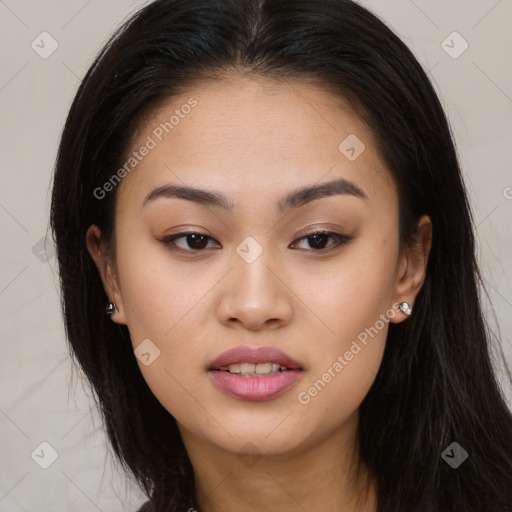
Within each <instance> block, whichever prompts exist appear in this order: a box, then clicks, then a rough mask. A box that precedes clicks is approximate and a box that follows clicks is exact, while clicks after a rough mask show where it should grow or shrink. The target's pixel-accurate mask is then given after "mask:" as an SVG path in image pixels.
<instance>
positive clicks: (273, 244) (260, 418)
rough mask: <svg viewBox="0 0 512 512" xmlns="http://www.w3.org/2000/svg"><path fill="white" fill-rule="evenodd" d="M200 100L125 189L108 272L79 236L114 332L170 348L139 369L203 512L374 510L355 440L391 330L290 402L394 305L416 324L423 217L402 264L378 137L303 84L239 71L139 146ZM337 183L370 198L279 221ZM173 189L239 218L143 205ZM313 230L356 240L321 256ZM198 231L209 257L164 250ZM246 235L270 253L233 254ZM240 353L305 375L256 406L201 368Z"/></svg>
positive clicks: (185, 206) (95, 242) (348, 199)
mask: <svg viewBox="0 0 512 512" xmlns="http://www.w3.org/2000/svg"><path fill="white" fill-rule="evenodd" d="M190 97H194V98H195V99H196V100H197V101H198V104H197V106H196V107H195V108H194V109H192V110H191V112H190V113H189V114H188V115H186V116H185V117H184V118H183V119H180V122H179V124H178V125H177V126H175V128H174V129H173V131H172V133H170V134H168V135H166V136H165V137H164V138H163V140H162V141H160V142H158V144H157V146H156V147H155V148H154V149H152V150H151V151H150V152H149V154H148V155H147V156H145V157H144V159H143V160H142V161H141V162H140V163H139V164H138V165H137V167H136V170H134V171H132V172H131V173H130V174H128V175H127V176H126V177H125V178H124V179H123V180H122V182H121V183H120V185H119V186H118V187H119V188H118V190H117V201H116V226H115V247H116V257H115V260H113V259H112V258H109V257H108V255H107V252H106V251H105V249H104V246H103V245H102V243H101V232H100V230H99V229H98V228H97V227H96V226H91V227H90V229H89V231H88V233H87V246H88V250H89V252H90V254H91V256H92V257H93V259H94V261H95V262H96V264H97V266H98V269H99V271H100V274H101V276H102V280H103V284H104V286H105V290H106V292H107V295H108V296H109V298H110V300H112V301H114V302H115V303H116V305H117V308H118V313H116V314H115V315H114V316H113V317H112V318H113V321H114V322H117V323H119V324H126V325H127V326H128V329H129V332H130V336H131V340H132V344H133V347H134V348H136V347H137V346H138V345H139V344H140V343H141V342H142V341H143V340H145V339H148V338H149V339H150V340H151V341H152V343H154V345H156V346H157V347H158V348H159V350H160V356H159V357H157V358H156V359H155V360H154V361H153V362H152V363H151V364H150V365H148V366H145V365H143V364H142V363H141V362H140V361H138V362H139V367H140V371H141V372H142V374H143V376H144V378H145V380H146V381H147V383H148V385H149V386H150V388H151V390H152V391H153V393H154V394H155V396H156V397H157V398H158V399H159V401H160V402H161V403H162V404H163V406H164V407H165V408H166V409H167V410H168V411H169V413H171V414H172V415H173V416H174V417H175V418H176V421H177V422H178V426H179V429H180V432H181V434H182V437H183V441H184V443H185V446H186V449H187V452H188V454H189V457H190V460H191V462H192V465H193V467H194V472H195V477H196V482H197V485H196V487H197V493H198V500H199V504H200V506H201V510H204V511H207V512H210V511H225V512H226V511H227V512H230V511H235V510H240V507H242V506H243V508H244V510H250V511H258V512H259V511H266V512H271V511H283V510H286V511H299V510H301V511H302V510H309V511H311V510H325V511H335V510H336V511H338V512H339V511H347V512H348V511H365V512H370V511H373V512H374V511H376V510H377V509H376V506H377V505H376V486H375V482H374V479H373V477H372V474H371V472H370V471H369V470H368V468H366V467H365V466H364V464H362V463H361V466H360V472H359V476H358V477H357V475H356V468H357V463H358V461H359V459H358V447H357V443H356V440H355V435H356V432H357V427H358V421H359V415H358V411H359V406H360V404H361V402H362V400H363V399H364V397H365V396H366V394H367V393H368V391H369V389H370V387H371V385H372V383H373V381H374V379H375V376H376V374H377V371H378V369H379V366H380V364H381V361H382V356H383V351H384V347H385V343H386V336H387V331H388V325H389V324H388V323H385V325H384V327H383V328H381V329H380V330H379V332H378V334H377V335H375V336H374V337H373V338H369V341H368V343H367V345H366V346H364V347H363V348H362V350H361V351H360V352H358V353H357V355H355V356H354V357H353V359H352V360H350V361H349V362H348V364H347V365H346V366H345V367H344V368H343V370H342V371H341V372H339V373H336V376H335V377H334V378H332V379H331V381H330V382H329V383H328V384H327V385H326V386H325V387H324V388H323V389H322V390H321V391H320V392H318V393H317V394H316V396H313V397H311V399H310V401H309V402H308V403H307V404H304V403H301V402H300V401H299V400H298V395H299V393H300V392H303V391H307V390H308V388H310V386H312V384H313V383H314V382H315V381H317V380H318V379H319V378H321V377H322V375H323V374H324V373H325V372H326V371H327V369H328V368H330V367H332V365H333V363H334V362H335V361H337V358H338V356H340V355H341V356H343V354H345V353H346V352H347V351H348V350H349V349H350V347H351V344H352V342H353V341H354V340H356V337H357V335H358V334H359V333H361V332H363V331H364V330H365V329H366V328H369V327H370V326H374V325H375V323H376V321H377V320H379V318H382V317H380V315H383V314H385V313H386V311H389V310H390V309H392V308H393V305H394V304H395V309H394V310H393V312H394V316H393V317H392V318H390V319H389V321H390V322H402V321H404V320H406V318H407V317H406V315H405V314H403V313H402V312H400V311H397V309H396V303H398V302H401V301H407V302H408V303H409V304H410V305H411V306H412V307H413V314H414V300H415V298H416V295H417V293H418V292H419V290H420V288H421V286H422V285H423V282H424V278H425V268H426V264H427V259H428V253H429V250H430V244H431V222H430V219H429V218H428V217H422V218H421V219H420V221H419V223H418V236H417V239H416V243H415V244H414V245H412V246H410V247H408V248H406V249H404V250H403V251H402V253H400V252H399V239H398V197H397V191H396V187H395V184H394V182H393V180H392V177H391V175H390V173H389V171H388V170H387V169H386V167H385V164H384V162H383V159H382V157H381V155H380V154H379V152H378V151H377V147H376V144H375V141H374V138H373V136H372V133H371V131H370V130H369V128H368V127H367V126H366V125H365V124H364V123H363V122H362V121H361V120H360V119H359V118H358V117H357V116H356V115H355V114H354V113H353V112H352V111H351V108H350V105H349V104H348V103H347V102H345V101H344V100H343V99H340V98H338V97H335V96H333V95H332V94H331V93H328V92H326V91H324V90H322V89H320V88H318V87H315V86H313V85H311V84H305V83H299V82H293V83H289V82H274V81H270V80H269V79H255V78H247V77H245V78H243V77H241V76H236V75H235V76H229V77H227V78H225V79H223V80H219V81H215V82H208V83H206V84H202V85H197V86H196V87H193V88H190V89H189V90H188V91H187V94H184V95H183V96H180V97H173V98H171V99H170V100H168V101H167V102H166V103H165V104H163V105H161V106H160V107H159V108H158V110H157V111H155V112H154V113H153V115H151V116H149V117H147V118H146V119H145V121H144V122H143V123H142V124H141V126H140V127H139V129H138V131H137V133H136V134H135V136H134V138H133V141H132V142H133V143H132V148H131V150H135V149H137V148H140V146H141V145H142V144H144V142H145V141H146V139H147V136H148V135H150V134H151V133H152V131H153V130H154V129H155V127H157V126H158V125H159V124H160V122H163V121H164V120H168V119H169V117H170V116H171V115H172V114H173V113H174V111H175V110H176V109H177V108H178V109H179V108H180V106H181V105H183V104H185V103H186V102H187V100H188V99H189V98H190ZM349 134H356V135H357V137H358V138H359V139H360V140H361V141H363V143H364V144H365V146H366V149H365V150H364V152H363V153H362V154H361V155H360V156H359V157H358V158H357V159H356V160H354V161H350V160H349V159H347V158H346V157H345V156H344V155H343V154H342V153H341V152H340V150H339V149H338V146H339V145H340V143H341V142H342V141H343V140H344V139H345V138H346V137H347V136H348V135H349ZM340 177H342V178H345V179H346V180H350V181H351V182H353V183H354V184H356V185H357V186H358V187H359V188H360V189H362V190H363V191H364V193H365V195H366V198H365V199H362V198H360V197H356V196H353V195H348V194H343V195H332V196H329V197H323V198H320V199H317V200H315V201H312V202H310V203H307V204H305V205H303V206H300V207H298V208H294V209H292V210H290V211H288V212H286V213H284V214H283V213H279V212H278V210H277V208H276V205H277V202H278V201H279V200H280V199H281V198H282V197H283V196H285V195H286V194H287V193H289V192H290V191H292V190H294V189H297V188H299V187H302V186H308V185H313V184H317V183H327V182H329V181H331V180H333V179H336V178H340ZM166 184H177V185H190V186H195V187H200V188H205V189H209V190H215V191H217V192H219V193H222V194H223V195H225V196H226V197H227V198H228V200H230V201H232V202H233V204H234V207H233V211H232V212H229V211H224V210H221V209H219V208H216V207H208V206H205V205H200V204H197V203H194V202H192V201H188V200H185V199H181V198H159V199H156V200H154V201H151V202H149V203H147V204H146V205H145V206H143V202H144V199H145V197H146V196H147V194H148V193H149V192H151V191H152V190H153V189H155V188H156V187H159V186H162V185H166ZM315 227H317V228H319V229H321V230H328V231H334V232H337V233H340V234H343V235H349V236H353V237H354V238H353V240H352V241H350V242H349V243H347V244H342V245H339V244H338V242H337V240H336V239H329V238H324V239H322V240H320V245H318V243H317V245H315V244H314V240H311V239H307V238H306V239H303V238H302V237H303V236H305V234H307V233H308V231H310V230H311V229H312V228H315ZM188 230H192V231H195V232H199V233H204V234H206V235H208V236H210V237H212V238H211V239H207V240H209V241H208V244H207V246H206V248H203V249H202V251H203V252H199V251H198V250H197V249H196V250H194V247H197V246H194V245H192V246H190V245H189V244H187V238H186V237H183V238H181V239H178V240H175V242H174V243H175V244H177V245H178V246H179V247H181V251H180V250H179V248H178V249H177V250H176V251H172V250H170V249H169V247H168V246H167V247H166V246H165V245H164V244H163V243H162V242H161V241H160V240H161V239H162V238H163V237H164V236H165V235H170V234H176V233H180V232H183V231H188ZM248 236H251V237H253V238H254V239H255V240H256V241H257V242H258V244H259V245H260V246H261V248H262V250H263V252H262V254H261V255H260V256H259V257H258V258H257V259H256V260H255V261H253V262H251V263H247V262H246V261H245V260H244V259H242V258H241V257H240V256H239V255H238V254H237V252H236V248H237V247H238V246H239V245H240V243H241V242H242V241H243V240H244V239H245V238H246V237H248ZM189 240H190V239H189ZM322 243H323V244H324V245H321V244H322ZM205 245H206V242H204V245H203V246H202V247H204V246H205ZM317 247H319V248H322V247H326V248H328V249H329V250H326V251H324V254H322V252H321V251H320V250H319V248H317ZM186 251H189V252H186ZM242 344H246V345H252V346H258V345H270V346H276V347H278V348H280V349H281V350H282V351H284V352H285V353H286V354H288V355H289V356H290V357H292V358H293V359H295V360H297V361H299V362H300V363H301V364H302V367H303V368H304V371H303V374H302V376H301V379H300V380H299V382H298V383H296V385H294V386H293V387H292V388H290V389H288V390H287V391H286V392H284V393H283V394H281V395H280V396H278V397H275V398H273V399H270V400H266V401H261V402H254V401H247V400H242V399H239V398H235V397H232V396H230V395H228V394H226V393H224V392H223V391H222V390H220V389H219V388H218V387H216V386H215V385H214V384H213V383H212V381H211V379H210V378H209V377H208V375H207V373H206V370H207V368H208V365H209V363H210V362H211V361H212V360H213V359H214V358H215V357H217V356H218V355H219V354H220V353H221V352H223V351H225V350H226V349H229V348H232V347H235V346H238V345H242ZM360 345H361V344H360ZM148 421H150V420H149V419H148ZM242 455H244V456H245V457H244V456H242ZM250 455H253V456H256V458H255V459H252V462H254V461H256V462H255V463H252V462H251V459H249V458H248V456H250ZM365 483H368V486H367V487H365V485H364V484H365ZM363 489H367V491H368V492H367V493H366V494H365V493H362V491H363ZM358 497H359V498H360V499H359V500H358Z"/></svg>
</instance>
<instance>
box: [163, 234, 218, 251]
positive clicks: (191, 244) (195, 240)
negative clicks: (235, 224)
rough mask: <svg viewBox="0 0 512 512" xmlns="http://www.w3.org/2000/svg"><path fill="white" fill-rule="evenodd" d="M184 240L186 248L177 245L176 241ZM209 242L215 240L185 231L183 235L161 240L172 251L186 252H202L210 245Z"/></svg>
mask: <svg viewBox="0 0 512 512" xmlns="http://www.w3.org/2000/svg"><path fill="white" fill-rule="evenodd" d="M182 238H183V239H184V243H183V245H185V247H183V246H179V245H178V244H176V243H175V241H176V240H180V239H182ZM208 240H214V238H212V237H211V236H208V235H206V234H205V233H198V232H197V231H185V232H183V233H176V234H174V235H170V236H166V237H165V238H163V239H162V240H161V242H162V243H163V244H164V245H165V246H166V247H168V248H169V249H170V250H171V251H175V250H181V251H185V252H201V251H202V250H203V249H205V248H206V246H207V245H208ZM215 242H217V240H215ZM217 243H219V242H217ZM219 245H220V244H219ZM187 246H188V248H187Z"/></svg>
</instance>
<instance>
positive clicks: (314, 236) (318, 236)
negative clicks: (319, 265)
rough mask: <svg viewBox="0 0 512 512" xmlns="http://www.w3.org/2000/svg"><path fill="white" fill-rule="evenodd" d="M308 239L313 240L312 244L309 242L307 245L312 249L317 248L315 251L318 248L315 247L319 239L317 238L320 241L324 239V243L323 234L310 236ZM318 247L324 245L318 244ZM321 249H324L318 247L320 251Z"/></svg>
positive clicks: (324, 236)
mask: <svg viewBox="0 0 512 512" xmlns="http://www.w3.org/2000/svg"><path fill="white" fill-rule="evenodd" d="M309 238H310V239H311V238H312V239H313V240H314V242H313V244H311V241H310V243H309V245H310V246H311V247H314V248H317V249H318V247H317V243H318V239H319V238H320V239H322V238H324V242H325V238H326V235H324V234H319V235H312V236H310V237H309ZM319 245H320V246H323V245H325V243H324V244H322V242H320V244H319ZM323 248H324V247H320V249H323Z"/></svg>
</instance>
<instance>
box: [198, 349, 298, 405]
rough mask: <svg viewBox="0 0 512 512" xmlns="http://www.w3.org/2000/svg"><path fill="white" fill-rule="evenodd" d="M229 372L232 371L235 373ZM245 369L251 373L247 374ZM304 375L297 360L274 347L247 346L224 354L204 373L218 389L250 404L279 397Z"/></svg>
mask: <svg viewBox="0 0 512 512" xmlns="http://www.w3.org/2000/svg"><path fill="white" fill-rule="evenodd" d="M268 363H272V365H271V366H272V371H269V369H270V368H269V366H270V365H269V364H268ZM276 367H279V371H277V368H276ZM230 370H235V373H232V372H231V371H230ZM248 370H251V372H250V373H246V372H247V371H248ZM254 370H256V373H254ZM260 370H261V371H260ZM238 372H239V373H238ZM261 372H263V373H261ZM303 372H304V369H303V367H302V365H301V364H300V363H299V362H298V361H295V360H294V359H292V358H291V357H289V356H288V355H286V354H285V353H284V352H282V351H281V350H279V349H277V348H275V347H250V346H240V347H235V348H232V349H230V350H227V351H226V352H223V353H222V354H220V355H219V356H218V357H217V358H216V359H215V360H214V361H212V363H211V364H210V366H209V368H208V371H207V373H208V375H209V376H210V378H211V379H212V382H213V383H214V385H215V386H216V387H217V388H218V389H220V390H222V391H223V392H224V393H227V394H228V395H231V396H233V397H235V398H238V399H241V400H249V401H263V400H270V399H272V398H275V397H277V396H279V395H282V394H283V393H285V392H286V391H287V390H289V389H290V388H291V387H293V386H294V385H295V384H296V383H297V382H298V381H299V380H300V379H301V377H302V375H303Z"/></svg>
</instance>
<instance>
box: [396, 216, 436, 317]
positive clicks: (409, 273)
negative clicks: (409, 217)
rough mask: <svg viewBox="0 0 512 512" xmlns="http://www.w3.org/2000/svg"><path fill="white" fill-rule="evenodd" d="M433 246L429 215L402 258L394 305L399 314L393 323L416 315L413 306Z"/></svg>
mask: <svg viewBox="0 0 512 512" xmlns="http://www.w3.org/2000/svg"><path fill="white" fill-rule="evenodd" d="M431 246H432V221H431V220H430V217H429V216H428V215H423V216H422V217H421V218H420V219H419V221H418V224H417V229H416V234H415V237H414V240H413V242H412V243H411V244H409V245H408V246H407V247H406V248H405V249H404V251H403V253H402V255H401V256H400V264H399V269H398V273H397V280H396V286H395V296H394V303H395V304H398V305H399V306H398V314H397V315H395V317H394V318H393V319H392V320H391V321H392V322H393V323H400V322H402V321H403V320H405V319H406V318H408V317H409V316H411V315H413V314H414V313H412V310H413V309H414V308H413V304H414V301H415V299H416V296H417V295H418V293H419V291H420V290H421V287H422V286H423V283H424V282H425V277H426V271H427V263H428V257H429V254H430V248H431ZM405 304H407V306H405Z"/></svg>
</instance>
